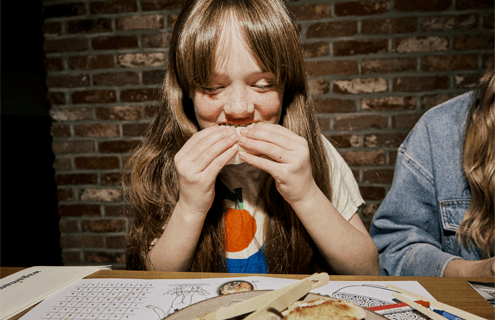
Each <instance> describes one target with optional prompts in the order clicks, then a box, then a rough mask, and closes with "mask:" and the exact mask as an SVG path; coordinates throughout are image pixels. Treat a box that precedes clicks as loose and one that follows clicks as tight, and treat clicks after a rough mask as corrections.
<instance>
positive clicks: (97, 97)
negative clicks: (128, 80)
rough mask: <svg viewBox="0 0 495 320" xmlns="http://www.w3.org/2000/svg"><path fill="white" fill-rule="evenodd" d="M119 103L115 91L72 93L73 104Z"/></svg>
mask: <svg viewBox="0 0 495 320" xmlns="http://www.w3.org/2000/svg"><path fill="white" fill-rule="evenodd" d="M112 102H117V95H116V94H115V91H113V90H87V91H76V92H74V93H72V103H73V104H81V103H112Z"/></svg>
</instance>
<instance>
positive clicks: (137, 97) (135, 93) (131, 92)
mask: <svg viewBox="0 0 495 320" xmlns="http://www.w3.org/2000/svg"><path fill="white" fill-rule="evenodd" d="M120 101H122V102H143V101H160V92H159V90H158V89H152V88H149V89H128V90H122V91H121V92H120Z"/></svg>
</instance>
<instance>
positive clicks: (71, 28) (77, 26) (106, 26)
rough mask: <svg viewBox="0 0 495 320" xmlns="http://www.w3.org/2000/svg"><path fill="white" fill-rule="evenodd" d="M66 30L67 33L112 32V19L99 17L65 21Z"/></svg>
mask: <svg viewBox="0 0 495 320" xmlns="http://www.w3.org/2000/svg"><path fill="white" fill-rule="evenodd" d="M66 31H67V33H69V34H74V33H103V32H112V31H113V29H112V20H111V19H108V18H99V19H84V20H73V21H67V26H66Z"/></svg>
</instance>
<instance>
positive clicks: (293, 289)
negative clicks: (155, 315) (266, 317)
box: [203, 273, 330, 320]
mask: <svg viewBox="0 0 495 320" xmlns="http://www.w3.org/2000/svg"><path fill="white" fill-rule="evenodd" d="M329 280H330V277H329V276H328V274H327V273H315V274H313V275H312V276H310V277H308V278H305V279H303V280H300V281H297V282H295V283H293V284H291V285H288V286H285V287H283V288H280V289H277V290H273V291H269V292H267V293H265V294H261V295H259V296H256V297H254V298H251V299H248V300H245V301H242V302H239V303H236V304H234V305H232V306H230V307H226V308H221V309H219V310H217V311H213V312H211V313H209V314H207V315H206V316H203V319H211V320H225V319H229V318H233V317H237V316H240V315H243V314H246V313H249V312H253V311H256V312H255V313H254V314H252V315H250V316H253V317H252V319H254V318H258V316H259V315H261V314H266V313H267V312H269V309H272V308H273V309H275V310H277V311H282V310H283V309H285V308H287V307H288V306H289V305H290V304H292V303H293V302H294V301H296V300H299V299H300V298H301V297H303V296H304V295H305V294H306V293H308V292H309V291H311V290H313V289H316V288H319V287H322V286H324V285H326V284H327V283H328V281H329ZM291 300H292V301H291ZM260 306H261V307H260ZM284 306H285V307H284ZM281 308H283V309H282V310H281ZM258 311H259V313H258Z"/></svg>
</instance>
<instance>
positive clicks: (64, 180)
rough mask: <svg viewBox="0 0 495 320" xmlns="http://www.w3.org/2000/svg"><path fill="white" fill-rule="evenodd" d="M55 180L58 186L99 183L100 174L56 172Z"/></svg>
mask: <svg viewBox="0 0 495 320" xmlns="http://www.w3.org/2000/svg"><path fill="white" fill-rule="evenodd" d="M55 182H56V183H57V185H58V186H63V185H81V184H97V183H98V175H97V174H96V173H66V174H56V175H55Z"/></svg>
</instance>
